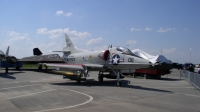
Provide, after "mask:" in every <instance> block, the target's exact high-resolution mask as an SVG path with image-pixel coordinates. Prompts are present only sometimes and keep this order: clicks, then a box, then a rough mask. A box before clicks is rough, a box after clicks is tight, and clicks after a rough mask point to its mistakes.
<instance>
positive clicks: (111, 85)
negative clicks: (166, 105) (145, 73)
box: [51, 79, 172, 93]
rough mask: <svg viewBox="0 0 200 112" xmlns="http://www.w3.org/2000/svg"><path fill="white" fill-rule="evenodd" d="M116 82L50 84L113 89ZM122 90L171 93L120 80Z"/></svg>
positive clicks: (91, 80)
mask: <svg viewBox="0 0 200 112" xmlns="http://www.w3.org/2000/svg"><path fill="white" fill-rule="evenodd" d="M116 82H117V81H116V80H110V81H107V80H106V81H104V82H103V83H100V82H98V81H95V80H94V79H90V80H86V81H85V82H81V83H80V84H79V83H77V82H71V81H70V82H63V83H51V84H52V85H58V86H85V87H94V86H105V87H115V84H116ZM121 83H122V86H121V87H122V88H130V89H139V90H145V91H155V92H167V93H172V92H171V91H166V90H161V89H155V88H147V87H142V86H134V85H129V81H128V80H121Z"/></svg>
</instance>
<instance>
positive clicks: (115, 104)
mask: <svg viewBox="0 0 200 112" xmlns="http://www.w3.org/2000/svg"><path fill="white" fill-rule="evenodd" d="M179 73H180V72H179V71H178V70H173V72H172V73H171V74H169V75H166V76H162V79H160V80H157V79H143V78H142V77H137V78H132V77H126V78H124V79H122V87H115V85H116V80H114V79H104V82H103V83H99V82H98V79H97V72H90V73H89V74H90V77H89V79H88V80H86V81H84V82H81V83H80V84H78V83H77V82H76V81H73V80H69V79H62V75H56V74H53V73H44V72H38V71H34V70H23V71H15V70H11V71H9V73H8V74H5V73H4V71H3V70H0V112H66V111H70V112H80V111H81V112H94V111H95V112H103V111H104V112H147V111H148V112H177V111H178V112H200V91H199V90H197V89H195V88H194V87H193V86H192V85H191V84H189V83H188V82H187V81H185V80H184V79H183V78H181V77H180V74H179ZM128 82H130V84H129V83H128Z"/></svg>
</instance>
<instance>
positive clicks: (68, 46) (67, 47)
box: [63, 33, 83, 54]
mask: <svg viewBox="0 0 200 112" xmlns="http://www.w3.org/2000/svg"><path fill="white" fill-rule="evenodd" d="M63 51H67V52H68V51H70V54H73V53H79V52H83V51H82V50H79V49H77V48H76V47H75V46H74V44H73V43H72V41H71V40H70V38H69V37H68V35H67V34H66V33H65V46H64V48H63Z"/></svg>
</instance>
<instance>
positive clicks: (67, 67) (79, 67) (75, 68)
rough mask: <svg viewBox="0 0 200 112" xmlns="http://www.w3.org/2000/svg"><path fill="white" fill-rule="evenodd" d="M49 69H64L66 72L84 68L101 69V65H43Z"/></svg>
mask: <svg viewBox="0 0 200 112" xmlns="http://www.w3.org/2000/svg"><path fill="white" fill-rule="evenodd" d="M45 65H46V66H49V67H58V68H65V69H68V70H84V68H86V67H89V68H103V65H100V64H51V63H49V64H48V63H47V64H45Z"/></svg>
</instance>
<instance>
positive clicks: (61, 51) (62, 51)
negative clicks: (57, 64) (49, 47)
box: [52, 51, 71, 53]
mask: <svg viewBox="0 0 200 112" xmlns="http://www.w3.org/2000/svg"><path fill="white" fill-rule="evenodd" d="M52 52H63V53H70V52H71V51H52Z"/></svg>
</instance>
